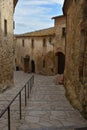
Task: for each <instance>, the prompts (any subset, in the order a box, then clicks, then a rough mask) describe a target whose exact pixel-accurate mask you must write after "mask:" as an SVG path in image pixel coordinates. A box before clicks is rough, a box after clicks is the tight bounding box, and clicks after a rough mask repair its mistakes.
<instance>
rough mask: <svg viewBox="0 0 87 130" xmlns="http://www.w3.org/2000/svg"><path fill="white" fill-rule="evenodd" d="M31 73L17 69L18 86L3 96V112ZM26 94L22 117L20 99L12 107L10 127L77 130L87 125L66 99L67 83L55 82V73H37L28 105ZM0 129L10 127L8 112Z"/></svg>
mask: <svg viewBox="0 0 87 130" xmlns="http://www.w3.org/2000/svg"><path fill="white" fill-rule="evenodd" d="M32 75H33V74H25V73H23V72H21V71H19V72H15V87H13V88H11V89H9V90H7V91H6V92H4V93H3V94H1V95H0V112H1V110H2V109H4V108H5V107H6V105H7V104H8V103H9V102H10V101H11V100H12V99H13V98H14V96H15V95H16V94H17V93H18V92H19V90H20V89H21V88H22V87H23V85H24V84H25V83H26V82H27V80H29V78H30V77H31V76H32ZM23 97H24V92H23V93H22V120H19V100H18V99H19V98H17V99H16V100H15V102H14V103H13V104H12V106H11V130H30V129H31V130H34V129H36V130H37V129H41V130H45V129H46V130H48V129H49V130H74V128H77V127H85V126H87V121H86V120H85V119H84V118H83V117H82V116H81V115H80V113H79V112H78V111H77V110H75V109H74V108H72V106H71V105H70V103H69V102H68V100H67V99H66V97H65V90H64V86H63V85H56V76H42V75H37V74H34V86H33V88H32V92H31V95H30V98H29V100H27V107H24V102H25V101H24V98H23ZM1 108H2V109H1ZM0 130H8V126H7V113H6V114H5V115H4V117H3V118H1V119H0Z"/></svg>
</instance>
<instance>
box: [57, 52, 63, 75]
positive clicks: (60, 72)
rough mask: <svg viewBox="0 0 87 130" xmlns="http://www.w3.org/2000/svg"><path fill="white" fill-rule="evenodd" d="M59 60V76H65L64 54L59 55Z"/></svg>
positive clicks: (59, 53)
mask: <svg viewBox="0 0 87 130" xmlns="http://www.w3.org/2000/svg"><path fill="white" fill-rule="evenodd" d="M57 58H58V60H57V61H58V70H57V71H58V74H63V73H64V69H65V55H64V54H63V53H62V52H58V53H57Z"/></svg>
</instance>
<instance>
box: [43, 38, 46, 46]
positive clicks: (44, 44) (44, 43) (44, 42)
mask: <svg viewBox="0 0 87 130" xmlns="http://www.w3.org/2000/svg"><path fill="white" fill-rule="evenodd" d="M43 47H46V39H43Z"/></svg>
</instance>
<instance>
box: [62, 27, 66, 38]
mask: <svg viewBox="0 0 87 130" xmlns="http://www.w3.org/2000/svg"><path fill="white" fill-rule="evenodd" d="M65 35H66V28H65V27H63V28H62V36H63V37H64V36H65Z"/></svg>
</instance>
